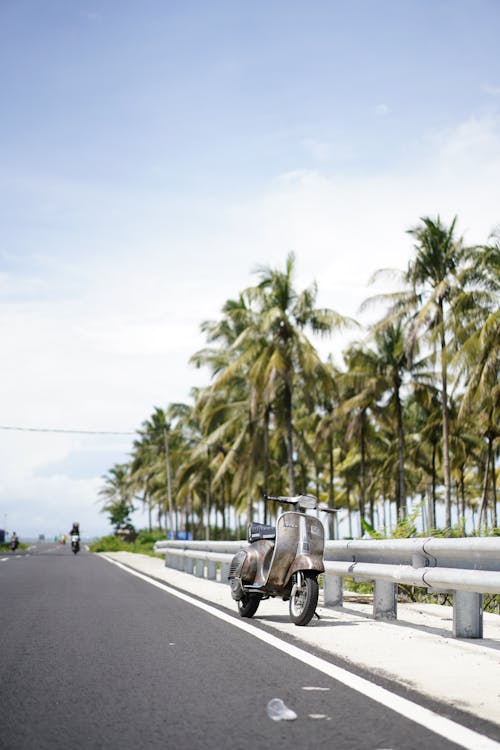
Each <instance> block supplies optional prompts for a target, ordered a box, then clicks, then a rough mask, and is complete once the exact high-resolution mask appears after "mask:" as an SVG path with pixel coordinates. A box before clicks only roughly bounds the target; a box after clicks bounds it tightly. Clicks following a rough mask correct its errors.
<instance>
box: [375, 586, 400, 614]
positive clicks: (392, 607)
mask: <svg viewBox="0 0 500 750" xmlns="http://www.w3.org/2000/svg"><path fill="white" fill-rule="evenodd" d="M397 602H398V600H397V586H396V584H395V583H391V582H390V581H375V586H374V591H373V617H374V618H375V620H395V619H396V617H397V606H398V604H397Z"/></svg>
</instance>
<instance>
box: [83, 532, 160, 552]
mask: <svg viewBox="0 0 500 750" xmlns="http://www.w3.org/2000/svg"><path fill="white" fill-rule="evenodd" d="M159 539H165V532H164V531H162V530H161V529H155V530H153V531H148V530H144V531H139V533H138V534H137V536H136V538H135V539H134V541H133V542H127V541H125V540H124V539H122V538H121V537H120V536H117V535H116V534H110V535H109V536H103V537H102V538H101V539H98V540H97V541H95V542H92V544H90V545H89V549H90V551H91V552H137V553H139V554H141V555H151V556H152V557H156V555H155V553H154V550H153V546H154V543H155V542H157V541H158V540H159Z"/></svg>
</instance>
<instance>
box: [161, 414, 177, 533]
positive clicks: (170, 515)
mask: <svg viewBox="0 0 500 750" xmlns="http://www.w3.org/2000/svg"><path fill="white" fill-rule="evenodd" d="M163 438H164V440H165V464H166V469H167V496H168V525H169V529H168V531H170V532H171V534H172V539H173V538H174V537H175V534H174V517H173V512H172V472H171V469H170V450H169V446H168V430H167V428H166V427H164V428H163ZM167 537H168V534H167Z"/></svg>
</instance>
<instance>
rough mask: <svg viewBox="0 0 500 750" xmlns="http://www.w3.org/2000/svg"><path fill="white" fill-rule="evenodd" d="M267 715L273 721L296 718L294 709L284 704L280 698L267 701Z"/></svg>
mask: <svg viewBox="0 0 500 750" xmlns="http://www.w3.org/2000/svg"><path fill="white" fill-rule="evenodd" d="M267 715H268V716H269V718H270V719H272V720H273V721H293V720H294V719H296V718H297V714H296V713H295V711H292V710H291V708H288V707H287V706H285V704H284V703H283V701H282V700H281V698H273V699H272V700H270V701H269V703H268V704H267Z"/></svg>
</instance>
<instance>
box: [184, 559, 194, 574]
mask: <svg viewBox="0 0 500 750" xmlns="http://www.w3.org/2000/svg"><path fill="white" fill-rule="evenodd" d="M193 568H194V560H193V558H192V557H185V558H184V572H185V573H191V574H192V573H193Z"/></svg>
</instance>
